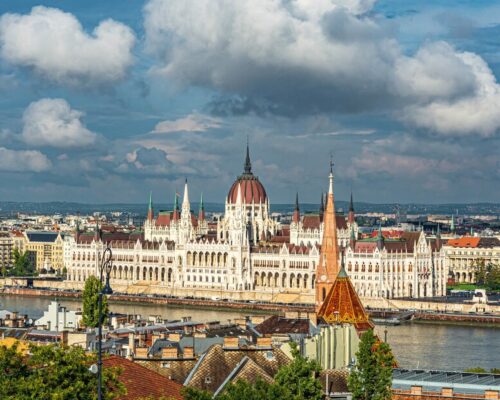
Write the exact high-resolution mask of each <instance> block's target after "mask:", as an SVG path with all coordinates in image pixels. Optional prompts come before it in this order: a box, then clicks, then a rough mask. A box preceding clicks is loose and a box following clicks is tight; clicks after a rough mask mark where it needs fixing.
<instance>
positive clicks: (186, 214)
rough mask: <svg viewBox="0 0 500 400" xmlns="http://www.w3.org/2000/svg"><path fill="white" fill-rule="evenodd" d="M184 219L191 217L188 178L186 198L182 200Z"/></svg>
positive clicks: (185, 190)
mask: <svg viewBox="0 0 500 400" xmlns="http://www.w3.org/2000/svg"><path fill="white" fill-rule="evenodd" d="M182 217H183V218H190V217H191V204H190V203H189V187H188V180H187V178H186V180H185V182H184V197H183V198H182Z"/></svg>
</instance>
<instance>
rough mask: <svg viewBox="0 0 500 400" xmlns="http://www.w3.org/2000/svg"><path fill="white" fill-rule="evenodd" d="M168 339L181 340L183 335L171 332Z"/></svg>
mask: <svg viewBox="0 0 500 400" xmlns="http://www.w3.org/2000/svg"><path fill="white" fill-rule="evenodd" d="M168 340H170V341H171V342H180V340H181V335H180V333H170V334H169V335H168Z"/></svg>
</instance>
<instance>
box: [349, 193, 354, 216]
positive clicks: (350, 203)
mask: <svg viewBox="0 0 500 400" xmlns="http://www.w3.org/2000/svg"><path fill="white" fill-rule="evenodd" d="M349 212H354V202H353V201H352V191H351V201H350V202H349Z"/></svg>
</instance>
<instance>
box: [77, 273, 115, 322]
mask: <svg viewBox="0 0 500 400" xmlns="http://www.w3.org/2000/svg"><path fill="white" fill-rule="evenodd" d="M102 287H103V285H102V283H101V282H100V281H99V279H98V278H96V277H95V276H94V275H91V276H89V277H88V278H87V280H86V281H85V288H84V289H83V312H82V323H83V324H84V325H85V326H88V327H90V328H95V327H97V326H98V324H99V308H98V304H99V293H100V291H101V290H102ZM108 312H109V310H108V301H107V298H106V296H103V298H102V321H101V322H102V323H104V322H105V321H106V319H107V317H108Z"/></svg>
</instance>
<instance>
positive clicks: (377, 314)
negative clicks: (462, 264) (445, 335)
mask: <svg viewBox="0 0 500 400" xmlns="http://www.w3.org/2000/svg"><path fill="white" fill-rule="evenodd" d="M0 295H13V296H22V297H51V298H54V297H57V298H59V299H80V298H81V296H82V292H80V291H69V290H54V289H52V290H50V289H39V288H38V289H34V288H12V287H4V288H0ZM109 302H110V304H124V305H126V304H136V305H141V304H151V305H157V306H161V305H165V306H173V307H192V308H198V309H207V310H221V311H223V310H225V311H230V310H232V311H237V312H247V313H256V314H280V315H289V316H300V315H302V316H304V317H309V316H312V315H313V314H314V306H313V305H304V304H285V303H264V302H253V301H246V302H245V301H235V300H227V301H226V300H218V299H217V300H215V299H199V298H179V297H160V296H154V295H146V296H144V295H142V296H141V295H124V294H116V295H111V296H110V297H109ZM367 311H368V313H369V314H370V317H371V318H390V319H394V318H398V317H402V322H403V323H404V320H409V319H411V320H414V321H418V322H421V323H425V322H428V323H434V324H445V323H446V324H454V325H475V326H477V325H481V326H483V325H484V326H488V327H496V328H500V316H495V315H485V314H458V313H439V312H408V311H406V312H398V311H395V310H388V309H385V310H384V309H375V310H374V309H367Z"/></svg>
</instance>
